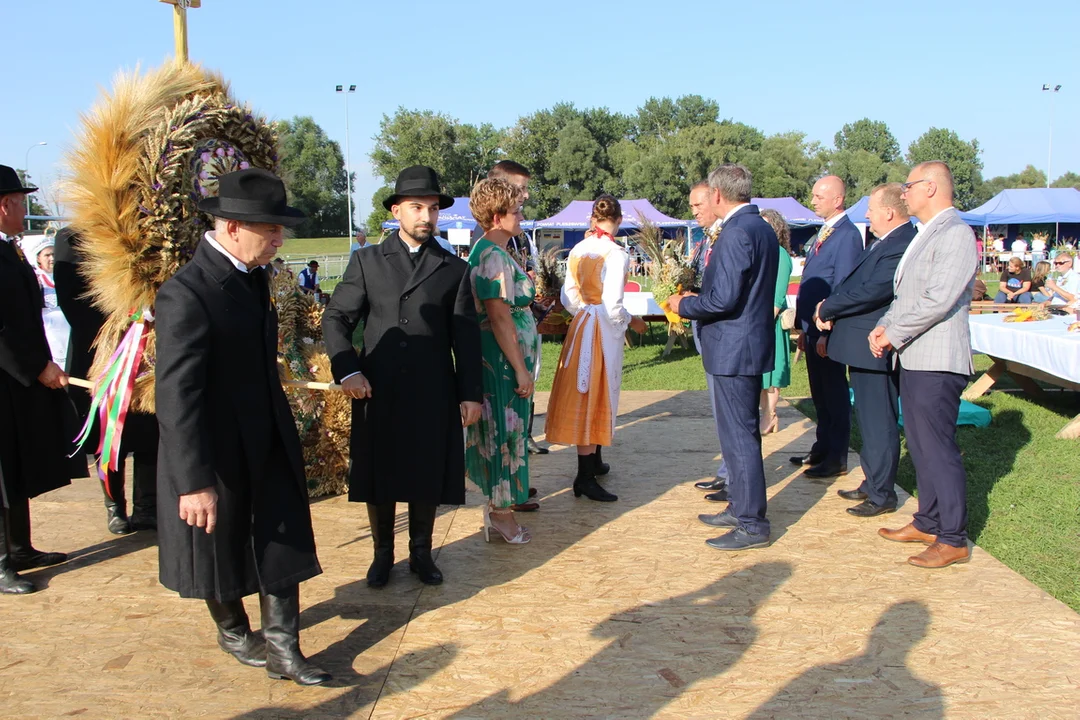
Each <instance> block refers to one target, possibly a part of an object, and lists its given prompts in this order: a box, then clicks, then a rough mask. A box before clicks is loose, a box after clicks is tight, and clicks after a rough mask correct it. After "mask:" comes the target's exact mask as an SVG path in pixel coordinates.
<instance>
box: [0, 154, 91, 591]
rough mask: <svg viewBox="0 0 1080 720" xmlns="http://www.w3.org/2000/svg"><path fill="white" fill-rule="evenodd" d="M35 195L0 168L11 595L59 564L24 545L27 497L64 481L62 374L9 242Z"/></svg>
mask: <svg viewBox="0 0 1080 720" xmlns="http://www.w3.org/2000/svg"><path fill="white" fill-rule="evenodd" d="M35 190H37V188H35V187H28V186H24V185H23V184H22V181H20V180H19V176H18V174H16V172H15V170H13V169H12V168H10V167H8V166H7V165H0V331H2V332H0V506H2V507H3V512H2V513H0V593H8V594H17V595H22V594H25V593H31V592H34V590H35V589H36V588H35V587H34V584H33V583H32V582H31V581H30V580H28V579H26V578H24V577H21V576H20V575H19V574H18V571H20V570H29V569H31V568H36V567H43V566H46V565H56V564H57V563H62V562H64V561H65V560H67V555H65V554H64V553H55V552H41V551H40V550H36V549H34V547H33V546H32V545H31V544H30V498H32V497H37V496H38V495H40V494H42V493H44V492H48V491H49V490H55V489H56V488H59V487H63V486H64V485H67V484H68V483H69V482H70V478H71V473H70V471H69V463H68V459H67V453H68V451H69V450H70V449H71V442H70V440H71V438H70V437H66V436H65V435H66V431H67V430H69V429H70V427H69V426H68V425H66V424H65V422H64V412H65V406H66V405H67V409H68V410H70V406H69V405H68V400H67V395H66V394H65V393H64V391H63V390H62V388H63V387H64V386H66V385H67V375H65V374H64V371H63V370H62V369H61V368H60V366H58V365H57V364H56V363H54V362H53V361H52V353H51V352H50V351H49V343H48V340H47V339H46V337H45V327H44V325H43V324H42V319H41V308H42V306H43V302H44V301H43V298H42V295H41V287H40V286H39V285H38V281H37V276H36V275H35V274H34V271H33V269H32V268H31V267H30V265H29V264H28V263H27V262H26V258H25V257H24V256H23V254H22V251H21V250H20V249H19V246H18V244H17V243H16V241H15V236H16V235H18V234H19V233H21V232H22V229H23V227H22V226H23V220H24V219H25V218H26V194H27V193H32V192H34V191H35ZM84 467H85V463H84Z"/></svg>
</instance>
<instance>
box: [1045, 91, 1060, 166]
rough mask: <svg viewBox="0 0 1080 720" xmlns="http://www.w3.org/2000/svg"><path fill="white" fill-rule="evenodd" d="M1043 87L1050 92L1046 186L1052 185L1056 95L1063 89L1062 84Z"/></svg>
mask: <svg viewBox="0 0 1080 720" xmlns="http://www.w3.org/2000/svg"><path fill="white" fill-rule="evenodd" d="M1042 89H1043V92H1049V93H1050V140H1049V142H1048V143H1047V150H1046V187H1050V166H1051V165H1052V163H1053V160H1054V96H1055V95H1057V94H1058V92H1060V91H1061V86H1060V85H1051V84H1050V83H1043V86H1042Z"/></svg>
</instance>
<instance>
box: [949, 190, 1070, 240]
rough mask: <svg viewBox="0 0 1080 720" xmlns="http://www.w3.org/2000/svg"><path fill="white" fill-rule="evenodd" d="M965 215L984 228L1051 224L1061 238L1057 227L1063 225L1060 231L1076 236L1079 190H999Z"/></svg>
mask: <svg viewBox="0 0 1080 720" xmlns="http://www.w3.org/2000/svg"><path fill="white" fill-rule="evenodd" d="M967 215H970V216H972V217H975V218H977V219H978V224H979V225H982V226H984V227H986V226H989V225H1033V224H1047V225H1050V224H1052V225H1054V226H1055V227H1056V231H1055V233H1054V234H1055V237H1056V238H1060V237H1061V232H1062V227H1061V226H1062V225H1065V226H1066V227H1065V228H1064V231H1065V232H1066V233H1067V234H1068V235H1069V236H1071V237H1077V236H1080V192H1078V191H1077V190H1076V189H1075V188H1025V189H1015V190H1002V191H1001V192H999V193H998V194H997V195H995V196H994V197H992V198H990V199H989V200H987V201H986V202H985V203H983V204H982V205H980V206H979V207H977V208H975V209H973V210H972V211H971V212H969V213H967ZM1013 238H1014V232H1010V233H1009V234H1008V239H1010V240H1012V239H1013Z"/></svg>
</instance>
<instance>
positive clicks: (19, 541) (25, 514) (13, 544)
mask: <svg viewBox="0 0 1080 720" xmlns="http://www.w3.org/2000/svg"><path fill="white" fill-rule="evenodd" d="M6 524H7V541H8V562H9V564H10V565H11V569H12V570H15V571H16V572H19V571H21V570H31V569H33V568H39V567H47V566H49V565H58V564H60V563H62V562H64V561H65V560H67V555H66V554H64V553H58V552H42V551H40V550H36V549H34V546H33V545H31V544H30V501H29V500H15V501H13V502H12V503H11V507H9V508H8V513H7V523H6Z"/></svg>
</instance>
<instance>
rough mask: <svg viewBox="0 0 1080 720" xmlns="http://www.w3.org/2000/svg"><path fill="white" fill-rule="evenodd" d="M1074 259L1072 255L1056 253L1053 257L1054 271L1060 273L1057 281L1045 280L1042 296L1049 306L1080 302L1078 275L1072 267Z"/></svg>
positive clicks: (1079, 278) (1079, 275) (1079, 280)
mask: <svg viewBox="0 0 1080 720" xmlns="http://www.w3.org/2000/svg"><path fill="white" fill-rule="evenodd" d="M1075 262H1076V258H1075V257H1074V256H1073V254H1072V253H1068V252H1058V254H1057V255H1055V256H1054V269H1055V270H1057V271H1058V272H1059V273H1061V274H1060V275H1059V276H1058V278H1057V280H1054V279H1053V278H1047V280H1046V289H1045V290H1043V294H1044V295H1048V296H1049V298H1050V304H1051V305H1070V304H1072V303H1075V302H1076V301H1077V300H1080V274H1077V272H1076V268H1075V267H1074V265H1075Z"/></svg>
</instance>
